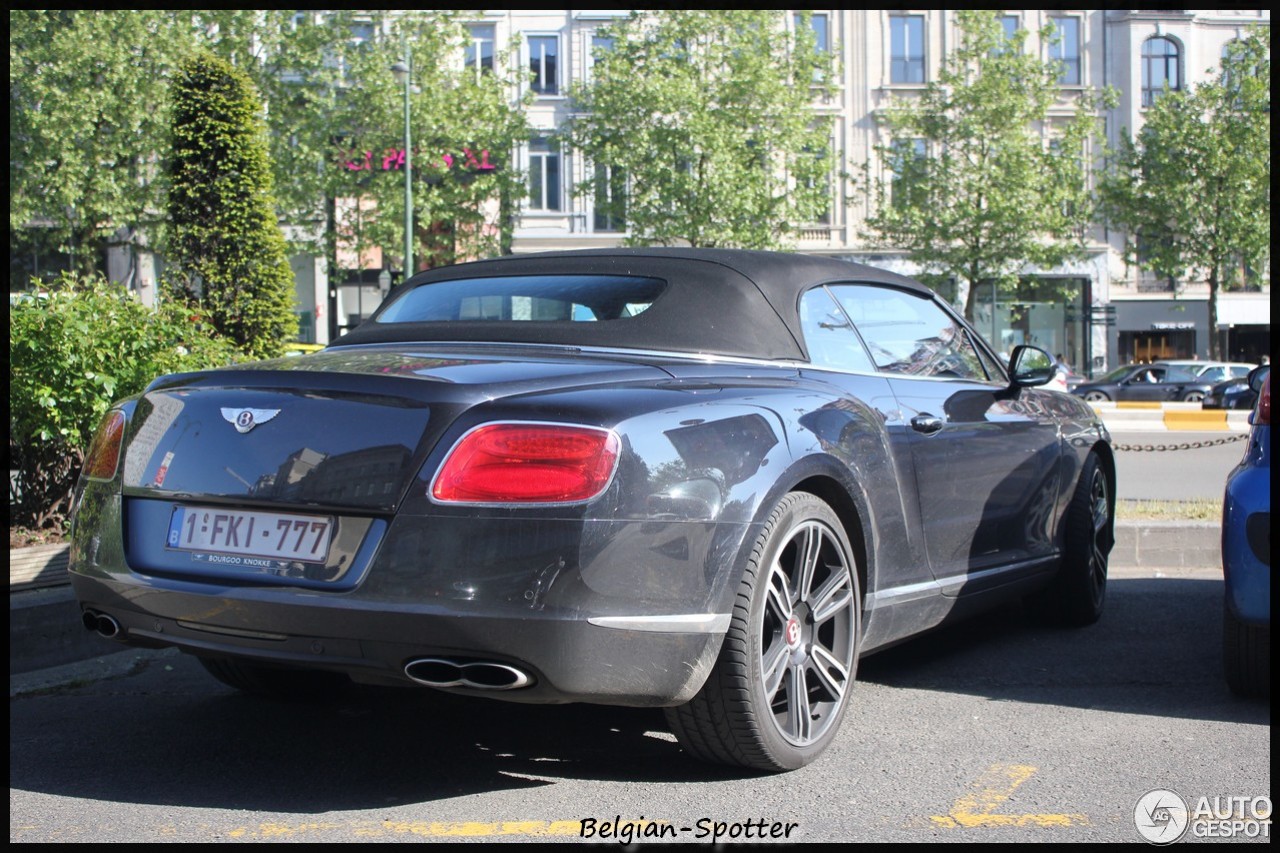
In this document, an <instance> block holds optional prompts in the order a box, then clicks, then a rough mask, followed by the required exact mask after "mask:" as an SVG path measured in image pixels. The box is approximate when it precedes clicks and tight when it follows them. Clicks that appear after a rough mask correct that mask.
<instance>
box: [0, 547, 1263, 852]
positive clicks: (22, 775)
mask: <svg viewBox="0 0 1280 853" xmlns="http://www.w3.org/2000/svg"><path fill="white" fill-rule="evenodd" d="M1221 596H1222V587H1221V580H1220V577H1217V576H1215V573H1214V572H1213V571H1201V572H1189V573H1187V574H1185V575H1181V576H1173V577H1160V578H1153V577H1148V576H1143V574H1142V572H1141V571H1138V570H1134V571H1130V572H1127V573H1125V574H1124V575H1122V576H1119V577H1115V578H1113V581H1112V583H1111V585H1110V591H1109V601H1108V609H1107V612H1106V613H1105V614H1104V616H1103V619H1102V620H1101V622H1099V623H1098V624H1097V625H1095V626H1092V627H1090V628H1086V629H1083V630H1080V631H1061V630H1051V629H1046V628H1043V627H1040V626H1038V625H1036V624H1034V623H1032V622H1030V621H1029V620H1028V618H1027V617H1026V616H1025V614H1024V613H1023V612H1022V610H1021V609H1020V608H1017V607H1010V608H1006V609H1004V610H1001V611H997V612H996V613H994V614H991V615H989V616H987V617H984V618H982V619H979V620H973V621H969V622H966V623H961V624H959V625H957V626H955V627H953V628H949V629H945V630H943V631H941V632H938V633H935V634H933V635H931V636H928V637H924V638H920V639H917V640H914V641H912V642H909V643H906V644H903V645H901V646H898V647H896V648H894V649H890V650H888V651H886V652H883V653H881V654H878V655H875V656H873V657H871V658H868V659H866V660H865V661H863V662H862V665H861V667H860V669H859V673H858V680H859V683H858V685H857V686H856V687H855V692H854V704H853V705H852V707H851V708H850V712H849V714H848V715H847V716H846V718H845V721H844V725H843V727H842V728H841V731H840V734H839V736H838V738H837V741H836V742H835V744H834V745H833V747H832V749H831V750H830V751H829V752H828V753H827V754H826V755H824V756H823V757H822V758H821V759H820V760H819V761H817V762H815V763H814V764H812V765H810V766H809V767H806V768H804V769H802V770H799V771H796V772H794V773H788V774H782V775H751V774H743V773H737V772H733V771H730V770H726V769H723V768H717V767H712V766H709V765H703V764H700V763H698V762H695V761H692V760H691V759H689V758H688V756H686V755H685V754H684V753H683V752H682V751H681V750H680V748H679V747H678V746H677V744H676V743H675V742H674V741H673V739H672V738H671V736H670V735H669V734H668V733H667V731H666V729H665V725H664V720H663V718H662V715H661V713H660V712H657V711H654V710H641V709H619V708H597V707H591V706H583V705H570V706H522V705H515V704H504V703H501V702H496V701H490V700H464V699H460V698H457V697H451V696H446V695H443V694H436V693H434V692H431V691H421V692H418V691H377V690H360V691H355V692H352V693H348V694H341V695H335V696H333V697H331V699H330V700H328V701H324V702H321V703H319V704H291V703H276V702H268V701H263V700H256V699H252V698H249V697H246V696H243V695H240V694H238V693H236V692H235V691H233V690H231V689H229V688H226V687H224V686H222V685H221V684H219V683H217V682H216V681H214V680H213V679H211V678H210V677H208V676H207V675H206V674H205V673H204V672H203V670H202V669H201V668H200V667H199V665H198V664H197V663H196V662H195V661H194V660H192V659H190V658H188V657H184V656H181V655H177V654H174V653H172V652H162V653H155V652H150V653H144V654H143V655H142V656H141V657H139V658H137V660H138V661H139V663H138V664H137V666H135V667H133V668H132V669H131V670H128V671H127V672H126V673H124V674H121V675H119V676H118V677H115V678H106V679H90V680H87V681H83V682H79V683H71V684H69V685H65V686H63V687H60V688H57V689H50V690H46V691H43V692H40V691H37V692H34V693H24V694H20V695H18V696H16V697H12V698H11V699H10V704H9V709H10V723H9V740H10V753H9V785H10V792H9V838H10V841H11V842H50V841H52V842H75V841H86V842H87V841H96V842H128V841H139V842H202V841H286V842H345V841H361V842H367V841H378V842H402V841H449V840H454V841H477V840H480V841H483V840H505V841H545V840H549V839H550V840H565V841H572V840H579V839H581V834H582V832H583V827H584V826H595V827H597V831H598V829H599V828H602V826H603V824H604V823H605V822H610V823H611V822H613V821H615V819H616V818H617V817H619V816H620V817H621V818H622V819H623V821H624V825H627V826H632V827H635V826H640V827H650V831H651V832H677V833H678V835H676V836H668V837H675V838H677V839H678V840H686V841H702V842H707V841H710V840H711V837H710V835H703V836H701V837H699V836H698V835H697V833H698V832H699V828H700V827H702V828H703V829H705V830H706V831H707V832H708V833H709V832H712V831H714V828H715V825H716V823H717V822H719V823H722V824H723V825H724V826H725V827H726V828H729V827H731V826H733V825H737V826H739V827H740V829H739V832H742V831H747V830H743V829H741V827H745V826H756V827H762V829H761V830H759V831H763V832H765V833H766V834H767V833H769V832H771V831H772V830H773V827H774V826H775V825H777V826H778V827H780V829H778V832H780V833H782V832H785V831H786V827H788V826H791V827H792V830H791V834H790V836H789V838H787V839H786V840H790V841H800V842H818V841H873V840H874V841H888V842H908V841H910V842H930V841H999V842H1010V841H1012V842H1047V841H1062V842H1125V841H1128V842H1134V841H1140V840H1141V839H1140V837H1139V836H1138V834H1137V829H1136V824H1135V808H1136V805H1137V803H1138V801H1139V799H1140V798H1142V797H1143V795H1144V794H1146V793H1147V792H1149V791H1152V790H1153V789H1158V788H1162V789H1169V790H1171V791H1173V792H1176V793H1177V794H1179V795H1180V796H1182V797H1184V798H1186V799H1187V800H1188V801H1189V802H1190V803H1192V804H1194V803H1195V802H1196V801H1197V800H1198V798H1199V797H1202V796H1220V797H1245V798H1255V797H1260V796H1265V797H1268V798H1269V797H1270V794H1271V770H1270V766H1271V765H1270V753H1271V736H1270V721H1271V716H1270V705H1269V703H1268V702H1265V701H1263V702H1246V701H1241V700H1237V699H1235V698H1233V697H1232V696H1231V695H1230V694H1229V693H1228V691H1227V690H1226V687H1225V685H1224V682H1223V679H1222V674H1221V666H1220V651H1219V648H1220V646H1219V642H1220V640H1219V638H1220V636H1221V630H1222V625H1221V600H1222V599H1221ZM129 654H134V653H126V655H129ZM132 659H133V658H131V660H132ZM588 821H595V822H596V823H595V824H589V823H588ZM627 821H643V823H642V824H627V823H626V822H627ZM663 827H669V829H666V830H664V829H662V828H663ZM686 828H687V831H685V830H686ZM1268 831H1269V828H1268ZM592 840H595V841H600V840H602V839H601V838H600V837H599V836H597V837H596V838H594V839H592ZM604 840H607V841H609V842H611V843H616V842H617V841H618V840H619V839H618V838H616V837H615V838H608V839H604ZM720 840H721V841H724V840H726V839H724V838H721V839H720ZM739 840H741V839H739ZM753 840H754V839H753ZM768 840H784V838H783V836H781V835H780V836H779V837H778V838H776V839H768Z"/></svg>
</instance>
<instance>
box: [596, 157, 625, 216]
mask: <svg viewBox="0 0 1280 853" xmlns="http://www.w3.org/2000/svg"><path fill="white" fill-rule="evenodd" d="M593 196H594V197H593V198H592V208H591V213H592V227H593V228H594V229H595V230H596V231H626V230H627V174H626V172H625V171H623V170H622V169H619V168H617V167H616V166H596V176H595V187H594V193H593Z"/></svg>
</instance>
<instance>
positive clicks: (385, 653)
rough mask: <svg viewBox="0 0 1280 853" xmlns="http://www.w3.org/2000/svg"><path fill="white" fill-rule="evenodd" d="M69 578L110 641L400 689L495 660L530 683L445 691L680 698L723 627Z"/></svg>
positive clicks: (512, 696)
mask: <svg viewBox="0 0 1280 853" xmlns="http://www.w3.org/2000/svg"><path fill="white" fill-rule="evenodd" d="M72 586H73V587H74V589H75V592H76V596H77V598H79V600H80V602H81V606H82V607H83V608H85V609H87V610H93V611H97V612H101V613H103V614H106V615H109V616H110V617H111V618H112V619H114V620H115V621H116V622H117V623H118V624H119V626H120V627H119V633H118V634H117V635H116V637H115V638H114V639H115V640H116V641H118V642H122V643H125V644H128V645H141V646H151V647H157V646H173V647H177V648H179V649H181V650H182V651H184V652H188V653H190V654H194V655H198V656H204V657H219V656H221V657H227V656H230V657H237V658H243V659H247V660H254V661H258V662H261V663H270V664H281V665H287V666H299V667H306V668H314V669H323V670H328V671H333V672H341V673H345V674H347V675H349V676H351V677H352V678H353V679H354V680H356V681H361V682H367V683H382V684H392V683H398V684H403V685H408V686H418V682H415V681H414V680H412V679H410V678H409V677H408V676H407V675H406V674H405V672H404V668H405V666H406V665H407V664H408V663H410V662H411V661H414V660H418V659H421V658H443V659H447V660H459V661H465V662H470V661H487V662H493V663H501V664H506V665H508V666H512V667H514V668H516V669H518V670H520V671H521V672H525V673H528V674H529V676H530V678H531V680H532V683H531V684H530V685H529V686H528V687H522V688H520V689H515V690H502V691H500V692H491V691H478V690H473V689H469V688H464V687H459V688H453V690H454V692H459V693H471V694H473V695H488V696H493V697H494V698H500V699H505V700H510V701H517V702H541V703H556V702H595V703H600V704H608V705H633V706H661V705H672V704H680V703H683V702H686V701H688V700H689V699H690V698H692V696H693V694H694V693H696V692H697V690H698V688H699V687H701V686H702V683H703V681H705V680H706V676H707V674H708V673H709V672H710V669H711V666H712V664H713V663H714V662H715V658H716V655H717V653H718V652H719V647H720V642H721V640H722V639H723V634H722V633H714V634H713V633H658V632H648V631H627V630H619V629H616V628H607V627H598V626H596V625H592V624H590V623H589V622H588V621H586V619H580V620H578V619H546V618H542V619H526V620H522V621H520V622H513V621H511V620H508V619H498V618H492V617H490V618H486V617H475V616H462V615H458V614H452V615H445V614H440V613H433V612H427V610H426V609H425V608H423V609H422V610H421V611H418V612H415V609H413V608H406V609H403V610H399V611H378V610H369V611H363V612H346V613H344V614H343V615H342V617H341V618H337V617H336V616H335V614H334V613H333V612H331V611H329V610H328V609H327V608H326V609H324V610H320V609H314V608H306V607H299V606H294V605H288V604H272V603H269V602H263V601H250V600H245V599H242V598H238V597H235V596H227V595H220V596H218V597H217V598H211V597H208V596H199V595H190V594H184V593H175V592H172V591H143V590H138V589H130V588H129V587H128V586H126V585H121V584H118V583H115V582H112V581H104V580H99V579H96V578H87V577H84V576H80V575H73V576H72ZM157 612H163V613H166V614H173V615H157ZM245 625H258V626H272V627H274V626H287V627H288V630H285V631H282V630H278V629H277V630H262V629H261V628H247V627H243V626H245Z"/></svg>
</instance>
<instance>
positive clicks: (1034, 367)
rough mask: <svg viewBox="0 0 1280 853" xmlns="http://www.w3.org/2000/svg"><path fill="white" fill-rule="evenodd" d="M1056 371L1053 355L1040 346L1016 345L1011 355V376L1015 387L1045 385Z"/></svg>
mask: <svg viewBox="0 0 1280 853" xmlns="http://www.w3.org/2000/svg"><path fill="white" fill-rule="evenodd" d="M1056 372H1057V368H1056V367H1054V364H1053V357H1052V356H1050V355H1049V353H1047V352H1045V351H1044V350H1042V349H1040V348H1039V347H1032V346H1018V347H1014V349H1013V354H1012V355H1011V356H1009V376H1010V378H1011V380H1012V382H1011V384H1012V385H1013V386H1014V387H1015V388H1030V387H1033V386H1036V385H1044V384H1045V383H1046V382H1048V381H1050V380H1051V379H1053V376H1054V374H1055V373H1056Z"/></svg>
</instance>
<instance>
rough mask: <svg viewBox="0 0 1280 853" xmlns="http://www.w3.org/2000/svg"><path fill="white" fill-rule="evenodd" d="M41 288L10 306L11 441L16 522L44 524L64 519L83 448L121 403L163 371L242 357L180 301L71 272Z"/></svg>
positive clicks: (13, 520)
mask: <svg viewBox="0 0 1280 853" xmlns="http://www.w3.org/2000/svg"><path fill="white" fill-rule="evenodd" d="M36 286H37V287H40V288H41V289H39V290H37V291H33V292H32V293H30V294H24V295H23V296H21V297H19V298H18V300H17V301H16V302H15V303H14V304H12V305H10V309H9V365H10V384H9V441H10V449H11V453H12V455H13V457H14V458H13V460H12V462H13V463H15V464H16V467H17V471H18V476H17V503H16V505H14V504H13V502H12V500H11V508H10V524H11V525H12V524H19V525H22V526H26V527H33V528H40V527H52V526H58V525H60V524H62V523H63V522H64V521H65V519H66V515H67V513H68V512H69V510H70V500H71V491H72V489H73V488H74V486H75V482H76V478H77V477H79V475H80V468H81V465H82V463H83V461H84V452H85V450H86V449H87V448H88V445H89V441H90V439H92V437H93V433H94V430H95V429H96V428H97V426H98V423H99V421H101V419H102V416H103V415H104V414H105V413H106V411H107V409H108V408H109V407H110V406H111V403H112V402H113V401H115V400H118V399H121V398H123V397H127V396H130V395H132V394H136V393H138V392H140V391H141V390H142V389H143V388H144V387H146V385H147V383H149V382H150V381H151V380H152V379H154V378H156V377H157V376H160V375H162V374H165V373H174V372H178V371H183V370H196V369H201V368H206V367H216V366H219V365H223V364H228V363H230V362H232V361H234V360H235V359H236V358H238V357H239V356H238V353H237V351H236V350H235V348H234V347H232V346H231V344H230V343H229V342H227V341H226V340H223V339H221V338H217V337H215V336H213V335H212V334H210V332H209V331H208V330H207V324H206V323H205V321H204V320H203V319H202V318H201V317H200V316H199V315H198V314H197V313H195V312H193V311H192V309H190V308H189V307H187V306H185V305H181V304H180V303H178V302H176V301H173V302H169V301H166V302H162V303H161V304H160V305H158V306H157V307H156V308H154V309H152V308H148V307H147V306H145V305H143V304H141V303H140V302H139V301H138V300H137V299H136V298H134V297H133V296H132V295H131V294H130V293H129V292H128V291H127V290H126V289H125V288H123V287H121V286H119V285H114V284H109V283H107V282H105V281H103V280H101V279H97V278H86V279H80V278H76V277H75V276H73V275H65V274H64V275H63V277H62V278H61V279H59V280H57V281H55V282H53V283H52V284H48V285H39V284H38V283H37V285H36ZM11 498H12V495H11Z"/></svg>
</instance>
